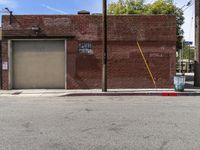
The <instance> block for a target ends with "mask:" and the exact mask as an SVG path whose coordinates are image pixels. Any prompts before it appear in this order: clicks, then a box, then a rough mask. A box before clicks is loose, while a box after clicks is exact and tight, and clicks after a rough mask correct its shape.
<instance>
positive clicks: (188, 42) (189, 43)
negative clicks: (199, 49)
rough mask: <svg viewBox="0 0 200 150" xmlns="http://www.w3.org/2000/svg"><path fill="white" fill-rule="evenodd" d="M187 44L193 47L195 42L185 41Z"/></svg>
mask: <svg viewBox="0 0 200 150" xmlns="http://www.w3.org/2000/svg"><path fill="white" fill-rule="evenodd" d="M185 44H186V45H192V44H193V42H192V41H185Z"/></svg>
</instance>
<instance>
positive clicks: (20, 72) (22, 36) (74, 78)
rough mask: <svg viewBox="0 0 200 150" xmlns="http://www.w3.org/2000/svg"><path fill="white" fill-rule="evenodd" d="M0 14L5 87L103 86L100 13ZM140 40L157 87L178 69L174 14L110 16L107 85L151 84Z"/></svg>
mask: <svg viewBox="0 0 200 150" xmlns="http://www.w3.org/2000/svg"><path fill="white" fill-rule="evenodd" d="M11 19H12V22H10V18H9V16H3V17H2V28H3V30H2V33H3V39H2V53H1V54H2V55H1V56H2V65H1V66H2V68H1V69H2V88H3V89H5V90H6V89H35V88H38V89H40V88H47V89H51V88H61V89H64V88H65V89H91V88H101V70H102V69H101V68H102V67H101V66H102V65H101V61H102V20H101V16H100V15H87V14H84V15H83V14H82V15H81V14H80V15H16V16H13V17H12V18H11ZM136 41H139V43H140V45H141V48H142V50H143V52H144V55H145V57H146V59H147V62H148V64H149V66H150V68H151V71H152V73H153V76H154V79H155V81H156V84H157V86H158V87H163V88H164V87H171V86H172V81H173V76H174V75H175V73H176V19H175V16H166V15H152V16H145V15H144V16H139V15H120V16H108V57H109V58H108V88H152V87H154V84H153V82H152V80H151V78H150V76H149V73H148V71H147V69H146V67H145V64H144V61H143V59H142V56H141V54H140V51H139V49H138V47H137V44H136Z"/></svg>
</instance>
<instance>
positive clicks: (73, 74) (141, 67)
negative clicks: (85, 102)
mask: <svg viewBox="0 0 200 150" xmlns="http://www.w3.org/2000/svg"><path fill="white" fill-rule="evenodd" d="M92 44H93V51H94V55H87V54H79V53H78V52H77V49H74V50H75V51H74V53H72V52H70V53H71V54H68V62H69V63H68V68H70V70H68V88H69V89H77V88H82V89H88V88H100V87H101V69H102V68H101V67H102V66H101V59H102V58H101V56H102V55H101V49H102V48H101V47H102V46H101V43H100V42H93V43H92ZM74 45H77V44H74ZM140 45H141V48H142V50H143V51H144V54H145V57H146V59H147V62H148V64H149V66H150V68H151V71H152V73H153V75H154V78H155V81H156V84H157V87H160V88H164V87H165V88H166V87H168V88H169V87H172V83H173V76H174V75H175V62H176V58H175V46H174V45H175V42H160V43H158V42H141V43H140ZM68 48H69V49H70V48H71V47H68ZM169 50H170V51H169ZM108 56H109V59H108V87H109V88H152V87H154V84H153V82H152V80H151V78H150V75H149V73H148V71H147V68H146V66H145V63H144V61H143V59H142V56H141V53H140V51H139V49H138V47H137V45H136V42H109V46H108ZM72 68H73V69H72ZM72 70H73V71H72Z"/></svg>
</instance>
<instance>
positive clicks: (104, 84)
mask: <svg viewBox="0 0 200 150" xmlns="http://www.w3.org/2000/svg"><path fill="white" fill-rule="evenodd" d="M102 21H103V53H102V92H107V62H108V60H107V59H108V58H107V57H108V55H107V0H103V17H102Z"/></svg>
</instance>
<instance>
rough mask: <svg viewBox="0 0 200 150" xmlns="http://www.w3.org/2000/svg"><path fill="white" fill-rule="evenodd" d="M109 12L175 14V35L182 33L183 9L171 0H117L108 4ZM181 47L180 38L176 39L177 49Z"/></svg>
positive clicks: (116, 13) (178, 35)
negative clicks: (150, 1) (153, 0)
mask: <svg viewBox="0 0 200 150" xmlns="http://www.w3.org/2000/svg"><path fill="white" fill-rule="evenodd" d="M108 13H109V14H114V15H118V14H140V15H151V14H165V15H175V16H176V22H177V37H180V36H182V35H183V33H184V32H183V29H182V28H181V27H182V25H183V23H184V19H185V18H184V16H183V11H182V10H181V9H180V8H178V7H177V6H176V5H174V4H173V0H156V1H155V2H154V3H152V4H144V0H118V2H113V3H110V4H109V6H108ZM180 48H181V39H180V38H179V39H178V40H177V49H180Z"/></svg>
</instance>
